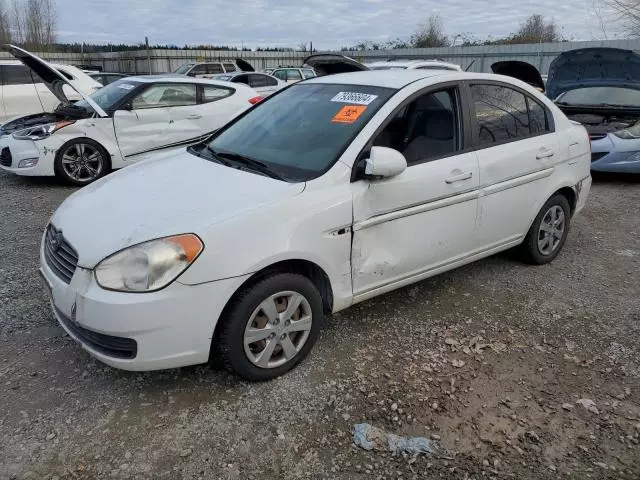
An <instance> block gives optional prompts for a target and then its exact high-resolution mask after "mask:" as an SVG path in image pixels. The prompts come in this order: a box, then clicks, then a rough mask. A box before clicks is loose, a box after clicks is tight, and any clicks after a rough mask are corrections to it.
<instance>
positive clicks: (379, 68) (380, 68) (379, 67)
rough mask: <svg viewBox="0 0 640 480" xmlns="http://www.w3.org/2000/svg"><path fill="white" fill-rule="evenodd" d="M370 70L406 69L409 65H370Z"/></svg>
mask: <svg viewBox="0 0 640 480" xmlns="http://www.w3.org/2000/svg"><path fill="white" fill-rule="evenodd" d="M369 69H370V70H406V69H407V67H402V66H399V65H378V66H377V67H369Z"/></svg>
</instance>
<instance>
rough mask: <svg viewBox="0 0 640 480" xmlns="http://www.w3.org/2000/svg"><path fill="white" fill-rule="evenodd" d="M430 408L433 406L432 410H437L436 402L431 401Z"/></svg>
mask: <svg viewBox="0 0 640 480" xmlns="http://www.w3.org/2000/svg"><path fill="white" fill-rule="evenodd" d="M431 408H433V409H434V410H437V409H438V402H433V403H432V404H431Z"/></svg>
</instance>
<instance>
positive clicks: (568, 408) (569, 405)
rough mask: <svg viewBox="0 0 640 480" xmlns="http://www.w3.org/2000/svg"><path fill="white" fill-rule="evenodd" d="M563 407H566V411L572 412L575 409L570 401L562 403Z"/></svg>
mask: <svg viewBox="0 0 640 480" xmlns="http://www.w3.org/2000/svg"><path fill="white" fill-rule="evenodd" d="M562 408H564V409H565V410H566V411H568V412H570V411H571V410H573V405H571V404H570V403H563V404H562Z"/></svg>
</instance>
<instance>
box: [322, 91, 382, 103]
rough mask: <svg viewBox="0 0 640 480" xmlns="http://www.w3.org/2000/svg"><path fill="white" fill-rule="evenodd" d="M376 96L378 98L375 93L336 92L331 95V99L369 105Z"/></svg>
mask: <svg viewBox="0 0 640 480" xmlns="http://www.w3.org/2000/svg"><path fill="white" fill-rule="evenodd" d="M376 98H378V96H377V95H369V94H368V93H358V92H338V94H337V95H336V96H335V97H333V98H332V99H331V101H332V102H340V103H352V104H353V103H355V104H356V105H369V104H370V103H371V102H373V101H374V100H375V99H376Z"/></svg>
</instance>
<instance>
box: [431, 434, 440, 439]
mask: <svg viewBox="0 0 640 480" xmlns="http://www.w3.org/2000/svg"><path fill="white" fill-rule="evenodd" d="M431 438H433V439H434V440H440V435H436V434H435V433H434V434H433V435H431Z"/></svg>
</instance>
